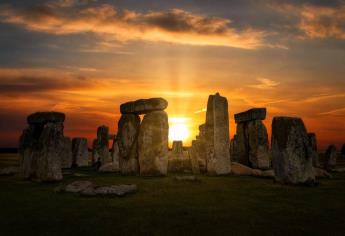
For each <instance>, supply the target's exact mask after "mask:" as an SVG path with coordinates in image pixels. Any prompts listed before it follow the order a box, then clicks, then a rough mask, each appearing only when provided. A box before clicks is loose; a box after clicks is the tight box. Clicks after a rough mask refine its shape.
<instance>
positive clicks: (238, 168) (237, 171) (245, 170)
mask: <svg viewBox="0 0 345 236" xmlns="http://www.w3.org/2000/svg"><path fill="white" fill-rule="evenodd" d="M231 173H232V174H234V175H253V169H252V168H250V167H248V166H246V165H242V164H241V163H237V162H232V163H231Z"/></svg>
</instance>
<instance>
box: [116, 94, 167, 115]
mask: <svg viewBox="0 0 345 236" xmlns="http://www.w3.org/2000/svg"><path fill="white" fill-rule="evenodd" d="M167 107H168V102H167V101H166V100H165V99H163V98H149V99H140V100H136V101H133V102H127V103H124V104H122V105H121V106H120V111H121V113H122V114H137V115H140V114H147V113H149V112H152V111H163V110H164V109H166V108H167Z"/></svg>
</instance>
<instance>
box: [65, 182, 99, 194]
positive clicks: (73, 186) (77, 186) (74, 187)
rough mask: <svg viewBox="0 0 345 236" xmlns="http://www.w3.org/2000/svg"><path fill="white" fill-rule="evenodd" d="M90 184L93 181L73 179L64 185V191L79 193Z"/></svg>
mask: <svg viewBox="0 0 345 236" xmlns="http://www.w3.org/2000/svg"><path fill="white" fill-rule="evenodd" d="M91 186H93V183H92V182H90V181H74V182H72V183H70V184H68V185H67V186H66V187H65V191H66V192H68V193H79V192H81V191H83V190H84V189H87V188H89V187H91Z"/></svg>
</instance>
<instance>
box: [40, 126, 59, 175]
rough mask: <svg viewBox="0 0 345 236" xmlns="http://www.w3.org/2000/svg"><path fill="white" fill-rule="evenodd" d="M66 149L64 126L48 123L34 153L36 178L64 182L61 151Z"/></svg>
mask: <svg viewBox="0 0 345 236" xmlns="http://www.w3.org/2000/svg"><path fill="white" fill-rule="evenodd" d="M63 148H64V136H63V124H62V123H47V124H45V125H44V128H43V130H42V133H41V135H40V137H39V139H38V146H37V147H36V148H35V151H34V156H35V157H34V158H35V159H36V164H35V165H36V174H35V177H36V178H37V179H39V180H40V181H58V180H62V178H63V177H62V172H61V159H62V157H61V154H62V152H61V150H63Z"/></svg>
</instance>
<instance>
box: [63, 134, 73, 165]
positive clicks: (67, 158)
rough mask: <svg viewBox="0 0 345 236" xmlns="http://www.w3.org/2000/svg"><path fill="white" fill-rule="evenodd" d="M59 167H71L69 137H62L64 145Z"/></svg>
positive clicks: (71, 156) (71, 157) (70, 142)
mask: <svg viewBox="0 0 345 236" xmlns="http://www.w3.org/2000/svg"><path fill="white" fill-rule="evenodd" d="M61 157H62V160H61V167H62V168H71V167H72V164H73V153H72V141H71V139H70V138H69V137H65V138H64V145H63V150H62V154H61Z"/></svg>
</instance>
